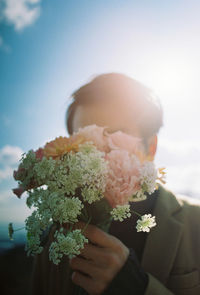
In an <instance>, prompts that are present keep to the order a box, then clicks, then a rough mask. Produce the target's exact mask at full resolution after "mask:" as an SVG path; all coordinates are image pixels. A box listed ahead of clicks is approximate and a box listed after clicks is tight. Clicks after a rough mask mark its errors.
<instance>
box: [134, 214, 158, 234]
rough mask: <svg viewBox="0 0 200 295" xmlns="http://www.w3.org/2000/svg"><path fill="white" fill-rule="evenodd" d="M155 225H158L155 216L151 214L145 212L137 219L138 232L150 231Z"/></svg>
mask: <svg viewBox="0 0 200 295" xmlns="http://www.w3.org/2000/svg"><path fill="white" fill-rule="evenodd" d="M154 226H156V222H155V216H152V215H151V214H145V215H143V216H141V219H138V220H137V225H136V229H137V232H140V231H143V232H149V231H150V228H152V227H154Z"/></svg>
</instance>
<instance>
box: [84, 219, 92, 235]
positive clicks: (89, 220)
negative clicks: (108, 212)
mask: <svg viewBox="0 0 200 295" xmlns="http://www.w3.org/2000/svg"><path fill="white" fill-rule="evenodd" d="M91 219H92V217H91V216H90V218H89V219H88V221H87V223H86V225H85V226H84V228H83V230H82V232H83V233H84V231H85V230H86V228H87V226H88V224H89V223H90V221H91Z"/></svg>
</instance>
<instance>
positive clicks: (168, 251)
mask: <svg viewBox="0 0 200 295" xmlns="http://www.w3.org/2000/svg"><path fill="white" fill-rule="evenodd" d="M180 214H182V210H181V205H180V204H179V202H178V200H177V199H176V197H175V195H174V194H173V193H172V192H170V191H169V190H166V189H165V188H164V187H163V186H162V185H159V189H158V198H157V202H156V205H155V209H154V212H153V215H154V216H155V217H156V223H157V225H156V226H155V227H154V228H152V229H151V231H150V233H149V234H148V236H147V239H146V243H145V248H144V252H143V257H142V262H141V264H142V267H143V269H144V270H145V271H146V272H149V273H151V274H152V275H154V276H155V277H156V278H158V279H159V280H160V281H161V282H163V283H166V281H167V278H168V276H169V273H170V271H171V269H172V266H173V262H174V259H175V256H176V252H177V250H178V246H179V243H180V239H181V234H182V230H183V224H182V222H181V221H179V220H178V219H181V218H180Z"/></svg>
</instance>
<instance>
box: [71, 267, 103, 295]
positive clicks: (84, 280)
mask: <svg viewBox="0 0 200 295" xmlns="http://www.w3.org/2000/svg"><path fill="white" fill-rule="evenodd" d="M72 281H73V283H74V284H76V285H78V286H80V287H82V288H83V289H84V290H86V292H87V293H88V294H90V295H92V294H101V293H102V292H103V291H104V289H105V286H104V284H102V282H97V281H94V280H93V279H91V278H90V277H87V276H85V275H83V274H81V273H80V272H78V271H75V272H73V274H72Z"/></svg>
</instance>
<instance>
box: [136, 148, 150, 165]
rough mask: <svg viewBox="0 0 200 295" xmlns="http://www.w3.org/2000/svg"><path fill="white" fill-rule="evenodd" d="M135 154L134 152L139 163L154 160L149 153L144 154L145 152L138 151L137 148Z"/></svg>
mask: <svg viewBox="0 0 200 295" xmlns="http://www.w3.org/2000/svg"><path fill="white" fill-rule="evenodd" d="M135 154H136V156H137V157H138V158H139V160H140V163H144V162H146V161H150V162H151V161H153V160H154V157H153V156H151V155H145V153H144V152H141V151H139V150H137V151H136V152H135Z"/></svg>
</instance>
